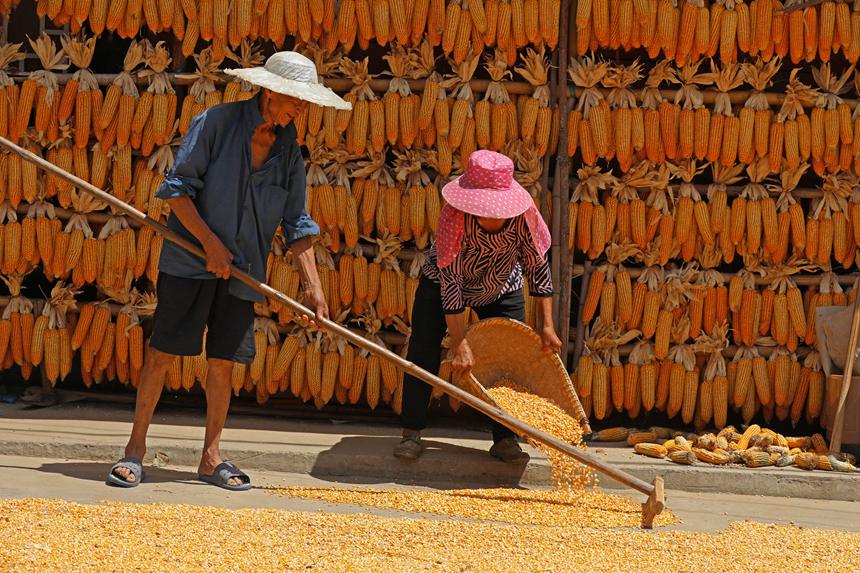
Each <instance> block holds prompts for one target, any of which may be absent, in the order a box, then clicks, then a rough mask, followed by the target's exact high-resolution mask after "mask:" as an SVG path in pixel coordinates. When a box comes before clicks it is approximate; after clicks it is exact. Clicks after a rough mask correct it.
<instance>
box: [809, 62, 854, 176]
mask: <svg viewBox="0 0 860 573" xmlns="http://www.w3.org/2000/svg"><path fill="white" fill-rule="evenodd" d="M851 73H852V69H851V68H849V69H847V70H845V71H844V72H843V73H842V75H841V76H838V77H837V76H836V74H835V73H833V72H832V71H831V68H830V64H829V63H824V64H822V65H821V67H819V68H812V77H813V78H814V79H815V83H816V84H817V85H818V87H819V89H820V90H821V92H820V93H819V95H818V98H817V99H816V102H815V107H814V108H813V109H812V113H811V117H810V130H811V134H810V137H811V153H812V168H813V170H814V171H815V172H816V173H817V174H818V175H820V176H822V177H823V176H824V174H825V172H827V173H835V172H837V171H839V170H840V169H841V168H842V166H841V164H840V145H844V146H850V149H851V154H850V155H851V156H852V157H853V141H854V122H853V119H852V117H851V109H850V107H849V106H848V104H847V103H845V101H844V100H843V99H842V97H841V96H842V95H843V94H844V93H845V92H846V91H847V90H848V89H850V87H851V86H850V84H848V80H849V79H850V78H851ZM849 167H850V165H849Z"/></svg>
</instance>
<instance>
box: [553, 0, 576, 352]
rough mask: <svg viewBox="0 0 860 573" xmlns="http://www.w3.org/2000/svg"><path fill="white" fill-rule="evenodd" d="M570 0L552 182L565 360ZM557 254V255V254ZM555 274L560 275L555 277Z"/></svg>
mask: <svg viewBox="0 0 860 573" xmlns="http://www.w3.org/2000/svg"><path fill="white" fill-rule="evenodd" d="M571 12H573V13H575V12H576V11H575V10H571V0H562V3H561V14H560V15H559V20H560V22H561V23H562V26H561V30H560V31H559V42H558V46H559V48H558V71H557V77H558V90H557V91H558V97H557V100H556V101H557V105H558V145H557V147H556V153H555V161H556V170H555V181H554V182H553V183H554V185H553V199H554V201H553V221H554V222H555V220H556V218H557V219H558V227H557V229H558V231H557V233H554V234H553V243H554V245H553V246H554V247H556V245H557V247H556V249H554V250H558V257H557V258H558V260H559V268H558V275H556V274H555V273H554V274H553V281H554V283H553V284H554V285H556V286H555V290H556V291H557V292H558V293H559V296H558V309H557V310H556V312H555V317H556V322H557V324H558V326H557V328H558V331H559V338H560V339H561V347H562V348H564V349H565V356H563V357H562V358H563V360H564V362H565V364H569V358H570V357H569V355H567V347H568V344H569V342H570V284H571V278H570V276H571V275H570V273H571V260H570V257H571V253H570V249H569V248H568V243H569V239H570V238H569V230H570V224H569V221H568V216H567V215H568V213H567V202H568V201H569V199H570V183H569V180H570V158H569V157H568V156H567V129H568V125H567V108H568V90H567V64H568V60H569V59H570V56H569V54H568V45H569V44H568V39H569V35H570V31H571V25H570V19H571ZM554 258H555V256H554ZM556 276H557V277H558V278H556Z"/></svg>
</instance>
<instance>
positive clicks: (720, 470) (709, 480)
mask: <svg viewBox="0 0 860 573" xmlns="http://www.w3.org/2000/svg"><path fill="white" fill-rule="evenodd" d="M131 417H132V408H131V406H130V405H128V404H124V405H116V404H114V405H112V404H104V403H100V404H87V403H83V404H75V403H71V404H64V405H60V406H54V407H49V408H41V409H27V408H25V407H24V406H23V405H22V404H16V405H5V404H0V455H11V456H30V457H37V458H50V459H66V458H67V459H76V460H90V461H99V462H109V461H115V460H116V459H118V458H119V457H121V454H122V450H123V447H124V445H125V442H126V440H127V438H128V434H129V432H130V429H131V424H130V422H129V421H130V420H131ZM203 420H204V418H203V412H202V411H201V412H196V411H193V410H188V409H180V408H171V407H166V408H160V409H159V411H158V412H157V413H156V416H155V419H154V424H153V426H152V428H151V430H150V436H149V444H148V445H149V452H148V456H147V461H148V462H149V461H151V460H152V459H154V458H156V457H157V458H158V460H159V462H160V463H164V464H169V465H171V466H188V467H196V465H197V463H198V461H199V455H200V446H201V443H202V439H203ZM398 440H399V429H398V427H397V426H396V425H395V424H393V423H391V420H389V423H387V424H382V423H376V424H373V425H371V424H368V423H358V422H351V421H346V420H340V419H336V418H330V419H319V420H296V419H288V418H279V417H262V416H250V415H231V416H230V418H229V419H228V424H227V429H226V430H225V432H224V435H223V438H222V449H223V451H224V454H225V456H227V458H228V459H230V460H232V461H234V462H236V463H237V464H238V465H240V467H242V468H243V469H245V470H246V471H271V472H278V473H286V474H300V475H308V476H312V477H315V478H319V479H324V480H327V481H340V480H344V481H346V482H350V483H353V482H356V481H357V482H361V483H367V484H374V483H382V484H384V483H401V484H404V485H419V486H420V485H424V486H437V485H451V484H454V485H456V486H457V487H495V486H500V485H507V486H516V485H522V486H547V485H549V484H550V483H551V472H550V468H549V464H548V463H547V460H546V458H545V456H544V455H543V453H542V452H541V451H540V450H536V449H534V448H528V447H527V449H528V451H529V453H530V454H531V456H532V460H531V462H530V463H529V464H527V465H525V466H516V467H511V466H509V465H506V464H503V463H501V462H498V461H496V460H493V459H492V458H490V457H489V456H488V455H487V449H489V447H490V440H489V435H488V433H487V432H483V431H479V430H476V429H474V428H460V427H457V428H454V427H441V428H431V429H429V430H428V431H427V432H426V434H425V442H426V443H427V445H428V446H429V449H428V451H427V452H426V453H425V455H424V456H422V458H421V459H420V460H419V461H418V462H412V463H405V462H401V461H399V460H397V459H395V458H393V457H392V456H391V449H392V448H393V447H394V446H395V445H396V444H397V442H398ZM589 451H590V452H591V453H592V454H594V455H595V456H597V457H599V458H601V459H603V460H604V461H607V462H610V463H612V464H614V465H615V466H617V467H619V468H621V469H623V470H625V471H627V472H628V473H631V474H633V475H635V476H637V477H639V478H641V479H643V480H645V481H648V482H651V481H653V479H654V477H655V476H656V475H661V476H663V478H664V480H665V483H666V487H667V488H668V489H672V490H681V491H689V492H708V493H712V492H721V493H731V494H741V495H765V496H778V497H792V498H801V499H821V500H832V501H857V500H860V473H855V474H842V473H837V472H822V471H814V472H806V471H803V470H799V469H797V468H759V469H749V468H725V467H715V466H709V465H705V464H697V465H694V466H680V465H677V464H673V463H671V462H668V461H666V460H653V459H650V458H645V457H643V456H638V455H635V454H634V453H633V451H632V450H631V449H630V448H628V447H626V446H624V445H619V444H593V445H592V446H591V447H590V448H589ZM600 483H601V485H602V486H603V487H607V488H613V489H619V488H620V485H619V484H618V483H616V482H614V481H612V480H610V479H601V482H600Z"/></svg>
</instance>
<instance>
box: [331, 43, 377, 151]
mask: <svg viewBox="0 0 860 573" xmlns="http://www.w3.org/2000/svg"><path fill="white" fill-rule="evenodd" d="M367 64H368V59H367V58H364V59H363V60H362V61H353V60H350V59H348V58H344V59H343V60H342V61H341V63H340V71H341V73H342V74H343V75H345V76H347V77H349V78H350V79H352V81H353V83H354V84H355V85H354V87H353V88H352V89H351V90H350V92H349V95H350V96H351V97H350V101H351V102H352V104H353V109H352V112H351V113H350V112H345V113H349V122H348V123H347V125H346V127H345V129H343V130H340V129H338V131H345V135H346V149H347V151H349V153H351V154H353V155H362V154H364V151H365V149H366V148H367V143H368V140H369V139H371V137H373V135H376V137H377V138H378V137H379V133H378V132H379V130H380V129H382V128H383V127H384V126H385V124H384V120H385V121H387V118H385V117H384V116H385V114H384V112H383V109H384V108H381V107H380V106H379V104H378V103H377V104H375V101H376V95H375V94H374V93H373V90H372V89H371V88H370V85H369V84H368V82H369V81H370V80H371V79H372V77H373V76H372V75H370V74H369V73H368V71H367ZM338 113H340V112H338ZM334 127H335V126H332V128H334ZM337 127H338V128H340V127H343V126H342V125H340V120H339V121H338V125H337ZM325 130H326V137H325V143H326V146H327V147H328V148H329V149H334V148H335V147H336V146H337V144H338V142H339V137H338V138H337V139H334V137H333V134H331V132H330V127H329V121H328V119H326V125H325ZM374 131H376V132H377V133H376V134H374Z"/></svg>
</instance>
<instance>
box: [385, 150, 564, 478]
mask: <svg viewBox="0 0 860 573" xmlns="http://www.w3.org/2000/svg"><path fill="white" fill-rule="evenodd" d="M442 196H443V197H444V198H445V201H446V203H447V204H446V205H445V207H444V208H443V209H442V213H441V214H440V217H439V227H438V231H437V240H436V244H435V245H433V247H431V249H430V251H429V252H428V254H427V261H426V263H425V264H424V267H423V269H422V272H421V279H420V282H419V285H418V290H417V292H416V294H415V304H414V305H413V308H412V325H413V326H412V336H411V339H410V342H409V353H408V355H407V359H408V360H409V361H411V362H413V363H415V364H417V365H418V366H420V367H421V368H423V369H425V370H429V371H430V372H438V370H439V363H440V361H441V351H440V349H441V346H442V339H443V338H444V336H445V330H446V327H447V330H448V333H449V335H450V339H451V352H452V355H453V356H452V362H451V366H452V372H453V374H454V376H468V375H469V374H470V373H471V370H472V367H473V366H474V358H473V356H472V351H471V349H470V348H469V343H468V341H467V340H466V338H465V336H466V324H465V320H464V311H465V309H466V307H470V308H471V309H472V310H474V311H475V313H476V314H477V315H478V317H480V318H481V319H485V318H495V317H506V318H513V319H516V320H519V321H525V299H524V298H523V276H524V275H525V279H526V280H527V281H528V287H529V293H530V294H531V296H533V297H537V298H538V299H539V303H540V304H539V308H540V314H541V318H542V321H541V323H542V325H543V327H542V329H541V332H540V335H541V338H542V340H543V345H544V349H545V350H546V351H548V352H558V351H559V350H561V341H560V340H559V339H558V336H557V335H556V333H555V328H554V327H553V320H552V277H551V275H550V269H549V263H548V261H547V257H546V253H547V250H548V249H549V246H550V233H549V229H547V226H546V223H544V221H543V219H542V218H541V216H540V213H538V211H537V209H536V208H535V205H534V202H533V201H532V198H531V196H530V195H529V193H528V191H526V190H525V189H523V187H522V186H520V185H519V184H518V183H517V182H516V181H515V180H514V164H513V161H511V160H510V159H509V158H508V157H506V156H504V155H502V154H500V153H495V152H492V151H485V150H481V151H476V152H474V153H473V154H472V155H471V156H470V157H469V165H468V167H467V169H466V172H465V173H464V174H463V175H462V176H461V177H459V178H458V179H456V180H454V181H452V182H451V183H449V184H447V185H446V186H445V187H444V188H443V189H442ZM430 394H431V388H430V386H429V385H428V384H426V383H425V382H422V381H421V380H419V379H417V378H415V377H413V376H409V375H406V377H405V379H404V382H403V411H402V414H401V423H402V425H403V439H402V440H401V442H400V444H399V445H398V446H397V447H396V448H395V449H394V455H395V456H397V457H398V458H402V459H409V460H414V459H417V458H418V457H419V456H420V455H421V453H422V452H423V449H424V447H423V445H422V443H421V430H423V429H424V428H425V427H426V426H427V409H428V405H429V402H430ZM492 427H493V447H492V448H490V454H491V455H492V456H493V457H496V458H499V459H501V460H503V461H505V462H508V463H522V462H524V461H526V460H528V454H526V453H525V452H523V451H522V449H521V448H520V445H519V443H518V442H517V439H516V435H515V434H514V433H513V432H512V431H511V430H509V429H508V428H506V427H504V426H502V425H501V424H498V423H496V422H493V426H492Z"/></svg>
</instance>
